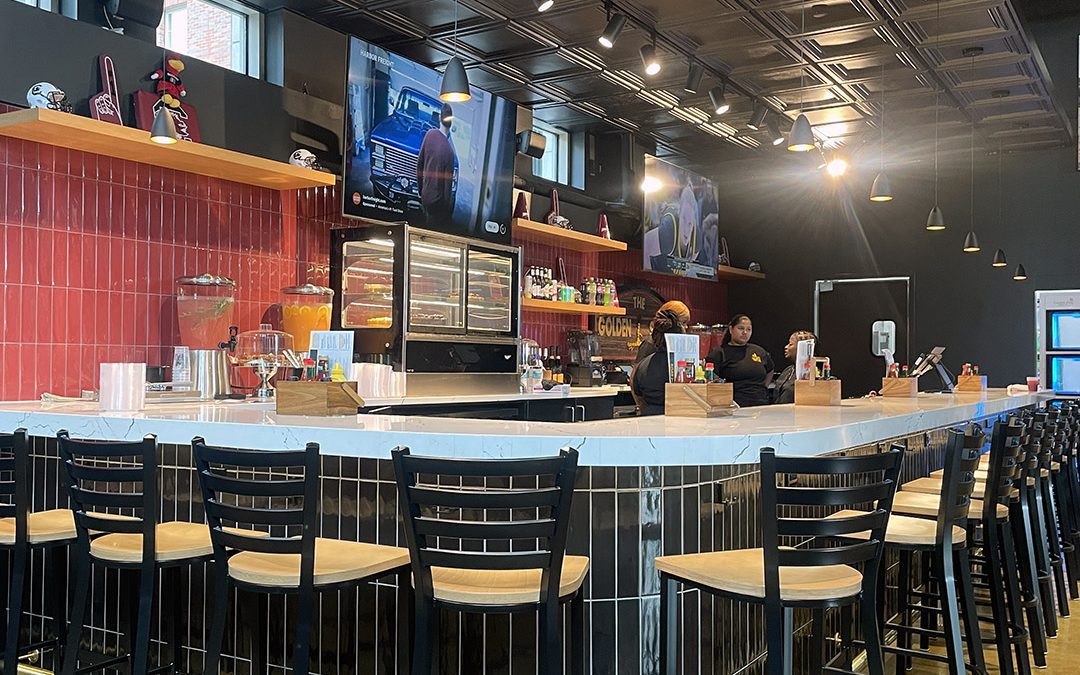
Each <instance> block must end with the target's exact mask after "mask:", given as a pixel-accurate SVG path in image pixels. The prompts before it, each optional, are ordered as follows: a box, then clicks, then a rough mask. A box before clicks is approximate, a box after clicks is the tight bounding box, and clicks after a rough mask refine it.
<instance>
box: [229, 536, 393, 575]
mask: <svg viewBox="0 0 1080 675" xmlns="http://www.w3.org/2000/svg"><path fill="white" fill-rule="evenodd" d="M222 529H224V530H228V529H230V528H222ZM243 534H247V535H249V536H250V535H251V534H252V532H251V531H250V530H248V531H245V532H243ZM408 564H409V551H408V550H407V549H404V548H400V547H397V546H381V545H379V544H365V543H362V542H356V541H341V540H339V539H323V538H321V537H316V538H315V585H316V586H326V585H330V584H339V583H343V582H346V581H356V580H359V579H364V578H367V577H371V576H377V575H380V574H383V573H385V572H389V571H390V570H393V569H396V568H398V567H401V566H403V565H408ZM229 576H230V577H232V578H233V579H236V580H237V581H243V582H245V583H249V584H256V585H259V586H273V587H277V588H295V587H299V586H300V554H298V553H256V552H253V551H241V552H240V553H237V554H236V555H234V556H232V557H231V558H229Z"/></svg>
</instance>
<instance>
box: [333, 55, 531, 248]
mask: <svg viewBox="0 0 1080 675" xmlns="http://www.w3.org/2000/svg"><path fill="white" fill-rule="evenodd" d="M441 84H442V74H441V73H439V72H437V71H435V70H433V69H431V68H429V67H427V66H424V65H420V64H418V63H414V62H412V61H410V60H408V59H406V58H403V57H401V56H398V55H397V54H393V53H391V52H388V51H386V50H384V49H380V48H379V47H376V46H375V45H372V44H370V43H367V42H364V41H362V40H358V39H356V38H352V39H351V40H350V41H349V82H348V91H347V92H346V93H347V96H346V98H347V103H346V113H347V116H346V122H345V139H346V142H345V143H346V145H345V148H346V151H345V176H344V189H343V190H342V195H343V206H342V211H343V212H344V214H345V215H346V216H355V217H357V218H363V219H366V220H373V221H378V222H391V223H398V222H408V223H409V224H411V225H415V226H418V227H424V228H426V229H429V230H435V231H438V232H445V233H447V234H456V235H459V236H464V237H471V238H475V239H484V240H486V241H491V242H498V243H509V242H510V217H511V215H512V211H513V204H512V199H513V175H514V153H515V143H514V141H515V131H516V126H517V106H516V105H515V104H514V103H512V102H511V101H508V100H507V99H504V98H502V97H499V96H495V95H493V94H491V93H489V92H486V91H484V90H482V89H480V88H478V87H475V86H474V87H472V99H471V100H469V101H466V102H463V103H443V102H442V101H440V100H439V89H440V87H441Z"/></svg>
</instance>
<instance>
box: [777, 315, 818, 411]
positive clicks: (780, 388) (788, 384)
mask: <svg viewBox="0 0 1080 675" xmlns="http://www.w3.org/2000/svg"><path fill="white" fill-rule="evenodd" d="M802 340H814V341H817V336H816V335H814V334H813V333H811V332H810V331H808V330H797V331H795V332H794V333H792V334H791V337H790V338H788V343H787V344H786V345H784V358H786V359H787V360H788V361H791V362H792V363H791V365H789V366H788V367H787V368H784V370H783V372H782V373H780V375H779V376H777V378H776V382H775V386H774V387H773V403H794V402H795V363H794V361H795V354H796V352H797V350H798V349H799V342H800V341H802Z"/></svg>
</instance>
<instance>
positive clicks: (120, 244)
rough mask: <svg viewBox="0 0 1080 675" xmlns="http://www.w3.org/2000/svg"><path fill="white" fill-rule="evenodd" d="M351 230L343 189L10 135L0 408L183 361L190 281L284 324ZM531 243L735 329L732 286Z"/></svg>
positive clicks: (530, 325)
mask: <svg viewBox="0 0 1080 675" xmlns="http://www.w3.org/2000/svg"><path fill="white" fill-rule="evenodd" d="M9 110H12V108H7V107H5V106H3V105H0V113H2V112H8V111H9ZM344 225H346V221H345V220H344V219H343V218H342V217H341V215H340V202H339V197H338V193H337V190H336V189H335V188H315V189H308V190H293V191H285V192H279V191H276V190H270V189H264V188H256V187H251V186H246V185H241V184H238V183H232V182H229V181H224V180H218V179H214V178H207V177H204V176H196V175H194V174H189V173H183V172H179V171H173V170H169V169H162V168H159V167H155V166H150V165H147V164H137V163H135V162H129V161H123V160H115V159H111V158H107V157H102V156H99V155H92V154H87V153H83V152H76V151H69V150H67V149H66V148H59V147H55V146H50V145H41V144H38V143H29V142H25V141H20V140H15V139H10V138H6V137H0V230H2V237H0V288H2V293H3V295H2V297H0V400H16V399H18V400H26V399H36V398H38V397H39V396H40V395H41V394H42V393H43V392H46V391H48V392H52V393H55V394H61V395H68V396H75V395H78V394H79V392H80V391H81V390H83V389H96V388H97V377H98V367H97V366H98V364H99V363H102V362H108V361H136V362H140V361H145V362H147V363H149V364H151V365H155V364H169V363H171V361H172V347H173V346H174V345H175V344H176V343H177V342H178V339H179V332H178V328H177V324H176V305H175V300H174V294H175V290H176V289H175V280H176V279H177V278H178V277H183V276H191V275H196V274H202V273H204V272H210V273H214V274H221V275H225V276H228V277H231V278H233V279H235V280H236V282H237V304H236V316H235V319H236V323H237V325H239V326H240V329H241V330H250V329H252V328H256V327H257V326H258V324H259V323H260V322H261V321H263V320H271V321H273V320H274V319H276V312H275V304H276V303H277V302H278V301H279V300H280V289H281V288H283V287H285V286H292V285H294V284H298V283H305V282H308V281H311V282H313V283H319V284H326V283H327V281H328V280H327V277H328V266H329V255H330V251H329V248H330V241H329V236H328V234H327V233H328V231H329V229H330V228H332V227H342V226H344ZM517 243H520V244H522V245H523V247H524V257H523V264H524V266H525V267H528V266H530V265H544V266H547V267H551V268H553V269H557V265H556V260H557V258H558V257H559V256H562V257H563V260H564V262H565V265H566V272H567V277H568V278H569V279H571V280H573V281H574V283H579V282H580V280H581V279H582V278H584V277H588V276H598V277H608V278H612V279H614V280H615V282H616V283H617V284H622V283H626V282H629V281H634V280H636V281H641V282H643V283H647V284H649V285H651V286H652V287H653V288H655V289H656V290H657V291H659V292H660V293H661V294H662V295H663V296H664V297H665V298H669V299H672V298H678V299H682V300H683V301H685V302H686V303H687V304H688V305H690V307H691V310H692V312H693V318H694V321H700V322H702V323H706V324H712V323H716V322H718V321H721V320H724V319H726V318H727V317H726V315H725V314H726V304H727V303H726V299H727V288H726V286H725V285H724V284H723V283H708V282H700V281H686V280H680V279H675V278H672V277H666V276H662V275H646V274H642V273H641V271H640V270H641V260H640V255H641V254H640V251H635V250H631V251H628V252H626V253H625V254H623V253H604V254H596V253H591V254H582V253H577V252H575V251H565V250H561V249H558V248H555V247H551V246H546V245H543V244H537V243H534V242H529V241H525V240H522V241H519V242H517ZM587 327H588V319H587V317H584V316H582V317H578V316H574V315H568V314H554V313H548V312H541V313H533V312H528V313H525V314H524V315H523V327H522V333H523V335H524V336H526V337H531V338H533V339H535V340H537V342H539V343H540V344H541V345H542V346H547V345H554V344H564V343H565V340H566V331H567V330H569V329H572V328H587Z"/></svg>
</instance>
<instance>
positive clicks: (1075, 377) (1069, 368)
mask: <svg viewBox="0 0 1080 675" xmlns="http://www.w3.org/2000/svg"><path fill="white" fill-rule="evenodd" d="M1047 362H1048V365H1049V368H1048V370H1049V371H1050V383H1049V384H1050V388H1051V389H1053V390H1054V391H1055V392H1056V393H1058V394H1061V395H1073V396H1076V395H1080V356H1050V357H1048V358H1047Z"/></svg>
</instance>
